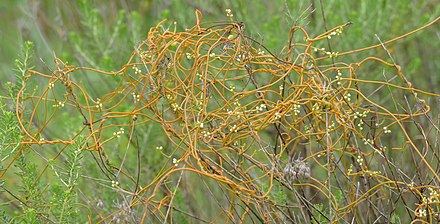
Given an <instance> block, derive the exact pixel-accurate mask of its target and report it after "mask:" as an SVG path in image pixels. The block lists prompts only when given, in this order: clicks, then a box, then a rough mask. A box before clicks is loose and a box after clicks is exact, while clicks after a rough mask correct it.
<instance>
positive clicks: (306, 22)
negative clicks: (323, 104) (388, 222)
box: [0, 0, 440, 92]
mask: <svg viewBox="0 0 440 224" xmlns="http://www.w3.org/2000/svg"><path fill="white" fill-rule="evenodd" d="M323 4H324V5H323V9H324V12H325V17H326V23H327V28H332V27H334V26H337V25H341V24H343V23H346V22H348V21H351V22H353V24H352V25H351V26H349V28H348V29H347V30H346V31H345V32H344V34H343V37H342V38H339V39H337V40H331V44H332V48H333V51H335V52H336V51H337V52H344V51H347V50H353V49H356V48H362V47H365V46H369V45H372V44H377V43H378V40H377V39H376V37H375V36H374V35H375V34H377V35H378V36H379V37H380V38H381V40H382V41H386V40H389V39H391V38H393V37H396V36H398V35H401V34H404V33H406V32H408V31H411V30H413V29H416V28H418V27H420V26H422V25H424V24H426V23H427V22H429V21H432V20H433V19H435V18H436V17H438V16H439V15H440V4H438V1H435V0H427V1H413V0H397V1H388V0H371V1H345V0H325V1H323ZM226 8H230V9H232V12H233V14H234V19H236V20H238V21H242V22H244V23H245V25H246V30H245V32H246V34H247V35H250V36H252V37H254V38H255V39H257V40H261V41H262V42H263V43H264V44H265V45H266V46H267V47H268V48H269V49H272V51H273V52H275V53H276V52H277V51H279V50H280V49H281V48H282V46H284V45H286V44H287V41H288V32H289V29H290V27H292V26H293V25H294V24H298V25H301V26H304V27H305V28H306V29H307V31H308V32H309V34H311V36H315V35H318V34H320V33H322V32H323V31H324V25H323V15H322V13H321V5H320V1H317V0H310V1H299V0H276V1H226V0H223V1H205V0H200V1H196V0H183V1H182V0H164V1H153V0H146V1H133V0H125V1H122V0H120V1H104V0H95V1H92V0H79V1H41V0H40V1H38V0H17V1H12V0H5V1H1V3H0V19H1V20H0V21H1V24H2V25H1V28H0V43H1V46H2V47H1V53H0V68H1V74H0V79H1V80H2V81H6V80H12V79H13V77H14V76H13V75H12V73H11V72H12V69H13V68H14V59H15V58H16V55H17V52H19V49H20V46H21V44H22V43H23V41H25V40H30V41H32V42H34V43H35V46H36V57H35V58H37V59H39V58H41V61H44V62H45V63H46V64H48V66H49V65H51V64H53V63H52V60H53V57H54V56H57V57H60V58H61V59H62V60H64V61H68V62H69V63H71V64H73V65H81V66H96V65H98V67H101V68H102V69H109V70H112V69H116V68H118V67H119V66H120V65H123V64H124V63H125V62H126V61H127V60H128V57H129V55H130V52H132V50H133V49H134V47H135V46H136V44H137V43H139V42H140V41H142V40H143V39H144V37H145V36H146V34H147V33H148V30H149V28H150V27H151V26H153V25H155V24H156V23H157V22H159V21H161V20H162V19H168V23H166V24H171V22H173V21H177V24H178V28H179V29H181V30H183V29H184V28H189V27H191V26H193V24H194V22H195V16H194V11H195V9H200V10H201V11H202V13H203V21H226V20H227V17H226V13H225V9H226ZM323 43H324V42H323ZM439 46H440V41H439V26H438V25H435V26H432V27H431V28H429V29H426V30H424V31H423V32H421V33H418V34H416V35H412V36H410V37H408V38H405V39H404V40H401V41H398V42H396V43H394V44H391V45H390V46H388V49H389V50H390V51H391V52H392V53H393V56H394V57H395V59H396V60H397V62H398V64H400V65H402V66H403V68H404V71H405V74H406V75H407V76H408V77H409V78H410V79H411V80H414V81H415V82H414V83H415V84H416V87H419V88H422V89H425V90H434V91H436V90H437V92H438V90H439V86H440V85H439V84H440V75H438V71H439V68H440V61H439V60H435V58H439V56H440V55H439V54H440V53H439V52H440V51H438V49H439ZM370 53H371V52H370ZM382 53H383V51H382ZM363 56H364V55H363V54H358V55H356V56H350V57H357V58H355V59H359V58H362V57H363ZM41 61H40V60H38V61H36V62H35V65H36V66H39V68H44V66H46V65H44V66H43V64H44V63H42V62H41ZM2 88H4V87H3V84H2Z"/></svg>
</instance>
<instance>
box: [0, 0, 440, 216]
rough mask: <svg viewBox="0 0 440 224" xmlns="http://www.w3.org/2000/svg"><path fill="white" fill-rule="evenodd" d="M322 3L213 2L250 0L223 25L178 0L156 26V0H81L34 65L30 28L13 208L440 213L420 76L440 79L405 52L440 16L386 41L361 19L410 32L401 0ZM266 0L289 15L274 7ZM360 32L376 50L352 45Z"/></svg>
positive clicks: (12, 164)
mask: <svg viewBox="0 0 440 224" xmlns="http://www.w3.org/2000/svg"><path fill="white" fill-rule="evenodd" d="M375 2H376V3H377V4H373V5H375V7H379V8H380V7H383V8H385V9H388V10H395V9H394V8H392V7H391V6H392V4H390V3H386V1H375ZM168 3H169V4H171V5H173V7H172V8H167V6H166V4H168ZM311 3H312V4H311V5H310V6H309V5H307V4H304V3H296V2H295V1H283V4H282V5H283V6H284V7H283V8H282V11H279V10H278V9H276V8H271V7H268V6H270V5H267V4H266V3H259V4H255V6H252V7H247V6H246V7H245V4H244V3H243V2H242V1H234V2H230V3H227V4H231V5H224V4H223V5H222V4H219V6H218V7H219V8H222V12H220V10H217V9H212V8H211V9H210V10H209V7H206V9H207V10H206V11H207V13H205V14H204V15H205V17H208V18H213V17H215V16H217V15H219V14H223V12H224V8H227V7H230V8H233V9H237V10H227V11H226V14H227V16H226V20H225V19H224V18H225V17H224V16H223V17H218V18H222V19H219V21H220V22H218V23H216V22H205V21H207V19H206V18H205V19H203V20H202V14H201V13H200V11H197V12H196V20H195V22H194V19H192V20H189V19H186V18H187V15H188V14H192V12H188V11H184V10H181V9H183V8H185V3H183V2H182V1H165V3H164V5H161V4H157V5H156V7H157V8H158V9H159V10H156V11H157V12H156V13H157V14H158V15H160V16H161V17H175V18H174V19H175V20H176V21H177V22H173V19H171V20H168V21H161V20H159V19H158V20H156V22H157V23H158V24H154V26H153V27H152V28H151V29H150V31H149V32H148V35H146V36H144V35H143V33H144V32H145V30H144V27H145V26H144V25H145V24H149V23H151V24H153V22H152V21H148V22H145V21H143V19H144V18H143V17H142V16H141V14H142V10H145V8H147V11H148V9H150V8H151V7H152V6H151V5H150V4H153V3H151V1H146V2H145V3H143V4H145V5H140V7H139V8H138V10H139V12H138V11H136V10H133V11H131V12H130V11H127V10H122V9H121V8H122V7H114V5H111V4H110V5H109V6H108V7H109V8H110V9H111V10H110V11H112V12H114V14H113V15H112V16H108V14H106V13H105V12H108V11H107V10H108V9H109V8H107V9H105V10H102V9H101V8H98V7H94V6H93V5H92V4H91V2H89V1H86V0H82V1H79V2H78V3H77V4H72V5H71V7H72V8H73V9H75V10H76V11H75V10H72V11H74V12H77V14H73V15H72V16H73V17H75V18H78V20H77V21H80V22H79V23H78V24H77V27H76V28H69V29H68V32H66V35H65V43H66V44H65V46H63V47H62V48H61V49H59V51H56V52H62V53H61V58H56V59H55V61H54V63H48V64H45V68H43V69H41V68H39V67H37V68H36V69H35V68H33V67H32V66H31V65H32V63H34V61H33V60H32V55H33V54H32V52H33V50H32V49H33V45H34V44H33V43H32V42H25V43H24V45H23V51H22V53H21V54H20V55H19V59H18V60H17V61H16V65H17V68H18V70H17V71H18V73H17V75H16V76H15V77H16V78H15V80H11V82H9V83H7V84H5V85H4V89H5V90H6V92H5V94H4V97H3V103H2V104H1V107H0V109H1V115H2V116H1V118H0V124H1V130H2V131H1V135H0V140H1V141H2V148H1V150H0V156H1V163H0V165H1V167H0V168H1V170H0V171H1V174H0V177H1V179H0V181H1V182H0V186H1V188H0V190H1V192H0V195H2V198H5V199H7V200H8V201H9V202H10V203H6V202H5V203H4V204H3V205H2V206H3V207H4V208H5V212H4V213H2V214H1V215H0V217H1V218H2V219H3V222H5V223H11V222H29V223H42V222H44V223H46V222H60V223H77V222H87V221H89V220H91V221H92V222H98V221H104V222H124V223H142V222H145V223H156V222H157V223H159V222H160V223H164V222H179V223H194V222H219V223H223V222H231V223H235V222H240V221H241V222H245V223H248V222H254V223H255V222H256V223H258V222H262V223H263V222H265V223H266V222H269V223H271V222H273V223H275V222H286V223H288V222H312V223H330V222H351V221H352V220H357V221H358V222H362V223H369V222H377V221H379V222H392V223H400V222H402V223H404V222H409V220H418V221H420V222H434V221H435V220H438V218H439V215H438V213H439V206H440V202H439V194H440V189H439V181H440V179H439V176H438V173H439V170H438V169H439V168H438V165H439V160H438V156H439V152H438V147H437V145H438V144H437V142H436V141H437V140H436V136H437V135H438V121H437V120H435V119H436V117H435V114H436V113H437V108H436V107H435V105H436V104H435V103H432V102H433V100H434V99H436V97H438V96H439V95H438V93H435V92H436V91H435V89H434V91H433V92H428V91H423V90H421V89H418V88H414V87H415V86H417V87H420V86H423V87H426V86H430V85H433V82H434V83H435V82H436V80H435V77H432V78H430V79H431V82H427V83H423V82H422V81H420V80H417V79H414V77H415V76H414V75H413V74H414V73H417V71H419V70H420V69H422V67H424V66H420V64H421V63H422V62H426V63H428V62H430V61H429V60H427V59H426V57H428V58H429V55H430V52H427V53H426V54H421V53H420V52H411V54H413V57H408V56H405V57H404V58H403V61H404V62H405V61H408V60H412V61H408V64H409V66H408V67H403V68H405V69H403V68H402V67H400V66H399V65H398V63H397V62H396V61H399V60H398V57H399V55H400V54H398V53H395V52H398V51H399V49H400V48H399V47H400V45H402V44H401V43H402V42H403V41H406V40H411V38H413V39H414V38H418V37H419V36H420V35H421V34H424V33H426V32H430V30H432V29H433V25H434V24H436V23H437V21H438V18H434V17H432V16H431V15H425V16H423V18H422V19H421V20H423V21H422V23H423V26H422V25H421V24H422V23H419V21H418V20H417V21H414V23H415V24H418V26H419V27H421V28H420V29H418V30H415V31H411V30H405V32H407V33H406V34H405V32H403V33H400V34H402V35H401V36H398V37H397V38H395V39H392V40H391V41H387V40H389V39H391V38H394V37H395V36H386V35H387V34H385V33H379V35H377V36H376V37H375V38H374V39H366V38H365V35H364V33H365V32H366V29H367V28H369V27H371V24H372V23H362V22H363V21H366V20H367V19H368V21H370V20H371V21H373V22H375V23H374V24H376V25H377V27H382V29H398V28H396V27H399V23H400V22H402V21H404V19H403V18H405V15H398V13H394V14H392V15H393V16H394V17H395V19H394V20H393V22H389V23H387V22H384V21H381V20H380V19H377V20H376V18H377V17H379V15H377V16H375V17H374V16H372V15H370V17H368V16H369V14H368V13H366V10H367V9H368V7H369V6H368V5H366V4H364V3H347V4H341V1H339V0H333V1H328V3H326V5H324V7H323V9H322V10H321V9H320V5H319V4H317V2H316V1H311ZM195 4H198V5H200V6H203V5H204V4H207V3H205V2H204V1H201V2H197V3H195ZM265 4H266V5H265ZM295 4H297V5H296V6H297V8H298V9H295V10H298V12H304V13H303V14H302V15H300V16H295V17H294V16H293V15H299V14H300V13H298V12H295V11H291V10H292V7H290V6H292V5H295ZM429 4H430V3H429V2H428V3H424V4H423V5H421V6H420V7H422V8H429ZM348 5H351V6H353V7H359V9H360V10H356V11H353V12H352V13H353V15H352V16H353V17H354V18H355V19H354V20H353V22H354V24H352V23H350V22H347V21H349V20H348V19H347V18H345V17H346V16H347V13H343V12H339V11H335V10H329V8H332V7H341V8H344V7H348ZM395 6H396V7H397V8H399V9H400V8H401V12H402V13H403V14H405V13H409V12H410V9H411V8H408V7H407V8H405V7H406V4H403V3H401V2H397V3H395ZM112 7H113V8H112ZM176 9H180V11H179V10H177V11H176ZM261 10H268V11H271V12H272V13H274V14H276V15H275V16H274V17H273V18H271V19H267V20H264V19H263V18H261V13H258V12H259V11H261ZM345 10H346V11H350V10H347V9H345ZM433 10H436V11H438V8H433ZM312 12H313V13H312ZM374 12H375V13H376V12H377V13H379V14H380V13H384V12H380V10H378V11H377V10H376V11H374ZM319 13H320V14H321V15H320V14H319ZM206 15H208V16H206ZM318 16H323V17H326V18H327V19H322V18H321V17H318ZM358 16H360V17H359V18H360V19H359V20H358V19H357V18H358ZM296 17H297V18H296ZM367 17H368V18H367ZM237 18H239V19H243V20H244V22H241V21H237ZM399 18H400V19H399ZM208 20H210V19H208ZM411 20H416V19H415V18H411ZM248 21H252V22H249V23H248ZM307 21H309V22H310V21H312V22H314V23H313V24H314V25H315V26H313V27H311V26H308V25H307ZM359 23H361V24H362V25H361V26H358V25H356V24H359ZM57 24H58V25H57ZM57 24H55V25H53V24H52V25H50V26H53V27H55V28H56V27H61V26H60V25H59V23H57ZM278 24H283V25H282V26H279V27H278V30H277V28H274V27H276V26H277V25H278ZM300 25H301V26H300ZM385 27H387V28H385ZM260 32H262V33H260ZM353 35H354V36H353ZM142 39H144V40H142ZM359 40H360V41H361V42H362V43H363V45H362V46H361V47H365V46H370V47H366V48H359V49H358V48H356V47H353V46H354V44H355V43H356V41H359ZM401 40H403V41H401ZM49 43H51V42H49ZM120 43H123V44H120ZM37 46H38V45H37ZM357 46H359V45H357ZM405 52H406V50H405ZM395 55H397V56H395ZM427 55H428V56H427ZM406 57H408V58H406ZM46 58H47V57H46ZM127 59H128V60H127ZM67 61H68V62H67ZM435 63H436V62H433V63H432V64H434V67H435ZM71 64H78V65H71ZM51 66H53V67H51ZM426 67H427V66H426ZM408 71H411V72H408ZM434 86H435V84H434ZM15 186H18V187H15ZM16 208H19V209H21V210H20V211H16V212H15V213H14V212H13V210H14V209H16ZM200 208H203V209H200Z"/></svg>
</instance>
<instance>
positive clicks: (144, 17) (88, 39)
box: [0, 0, 440, 221]
mask: <svg viewBox="0 0 440 224" xmlns="http://www.w3.org/2000/svg"><path fill="white" fill-rule="evenodd" d="M322 2H323V5H322V6H321V4H320V1H317V0H275V1H263V0H260V1H250V0H249V1H232V0H230V1H227V0H218V1H207V0H199V1H196V0H194V1H191V0H161V1H154V0H144V1H135V0H125V1H124V0H119V1H116V0H115V1H106V0H95V1H93V0H79V1H48V0H40V1H38V0H17V1H13V0H3V1H1V2H0V21H1V28H0V44H1V48H0V51H1V52H0V95H2V96H5V95H8V93H7V85H6V83H7V82H8V81H11V82H14V81H15V79H16V75H17V72H16V71H15V70H14V69H15V68H16V65H15V59H16V58H17V57H18V55H19V53H20V51H21V48H22V46H23V42H24V41H27V40H29V41H32V42H33V43H34V46H35V51H34V57H33V61H32V63H31V64H32V65H34V66H35V70H37V71H41V72H43V73H46V74H47V73H50V72H51V70H52V69H53V68H54V67H55V64H54V62H53V59H54V57H59V58H61V59H62V60H63V61H64V62H68V63H69V64H70V65H75V66H86V67H94V68H98V69H101V70H107V71H115V70H119V68H120V67H121V66H122V65H124V64H126V62H127V61H128V59H129V57H130V55H131V53H132V52H133V50H134V49H135V47H136V46H137V45H138V44H139V43H140V42H142V41H143V40H144V39H145V37H146V36H147V33H148V30H149V29H150V27H151V26H154V25H155V24H157V23H158V22H159V21H161V20H163V19H167V21H166V22H165V23H164V27H167V26H172V24H173V22H174V21H176V22H177V28H178V30H184V29H185V28H190V27H192V26H193V25H194V24H195V14H194V11H195V10H196V9H199V10H200V11H201V12H202V13H203V21H204V22H209V21H225V22H226V21H228V18H227V17H226V12H225V9H227V8H230V9H231V10H232V13H233V14H234V17H233V18H234V19H235V20H237V21H242V22H244V24H245V26H246V28H245V34H246V35H248V36H251V37H253V38H254V39H256V40H258V41H260V42H262V43H263V44H264V45H265V46H266V47H267V48H268V49H270V50H271V51H272V52H273V53H274V54H275V55H279V52H280V51H281V49H282V48H283V46H285V45H287V44H288V38H289V31H290V28H291V27H292V26H294V25H295V24H296V25H300V26H303V27H304V28H305V29H306V30H307V31H308V33H309V35H310V36H311V37H314V36H317V35H319V34H321V33H323V32H325V29H326V28H327V29H330V28H333V27H335V26H338V25H342V24H344V23H347V22H349V21H350V22H352V23H353V24H352V25H350V26H349V27H348V28H346V29H345V30H344V33H343V34H342V35H341V36H338V37H336V38H332V39H331V40H329V41H330V44H331V47H332V51H334V52H345V51H350V50H354V49H358V48H363V47H367V46H370V45H375V44H378V43H379V41H378V40H377V38H376V37H375V34H377V35H378V36H379V37H380V39H381V40H382V41H383V42H384V41H387V40H390V39H392V38H394V37H396V36H399V35H402V34H405V33H407V32H409V31H412V30H414V29H416V28H419V27H421V26H423V25H425V24H426V23H428V22H430V21H432V20H434V19H436V18H437V17H438V16H440V4H438V1H436V0H426V1H414V0H395V1H387V0H369V1H366V0H363V1H354V0H353V1H347V0H323V1H322ZM321 7H322V8H323V11H324V15H323V13H322V10H321ZM323 17H325V21H326V22H325V23H324V19H323ZM439 27H440V26H439V25H438V24H435V25H434V26H431V27H429V28H427V29H425V30H423V31H422V32H419V33H416V34H414V35H411V36H409V37H407V38H404V39H402V40H399V41H396V42H394V43H392V44H390V45H387V49H388V50H389V51H390V52H391V54H392V56H393V58H394V59H395V60H396V62H397V64H399V65H401V66H402V68H403V72H404V74H405V75H406V77H407V78H408V79H409V81H411V82H412V83H413V85H414V87H416V88H419V89H422V90H427V91H430V92H435V93H440V74H439V69H440V60H438V58H440V51H439V49H440V48H439V47H440V41H439V39H440V30H439ZM296 38H298V39H297V41H302V40H301V39H299V38H302V36H300V35H298V36H297V37H296ZM321 44H323V45H322V47H325V48H327V43H326V41H322V42H321ZM371 55H374V56H377V57H380V58H384V59H386V60H388V61H389V57H388V55H387V54H386V52H385V51H384V50H383V49H381V48H378V49H373V50H370V51H367V52H362V53H359V54H353V55H349V56H346V58H345V60H344V62H346V63H350V62H358V61H360V60H361V59H363V58H365V57H367V56H371ZM362 71H363V72H362V73H361V74H360V75H361V76H364V77H359V78H361V79H368V80H382V81H383V79H384V77H383V68H376V67H374V66H370V67H367V66H366V68H363V70H362ZM93 91H96V92H99V91H103V90H101V89H96V90H93ZM97 95H99V94H97ZM424 99H425V100H427V102H428V103H429V104H430V105H431V106H432V107H433V109H434V111H438V109H439V103H438V98H437V99H436V98H434V97H426V96H424ZM9 106H10V108H13V105H12V104H9ZM11 117H13V116H11ZM433 117H436V115H435V114H434V115H433ZM11 119H12V118H11ZM78 119H79V118H75V117H72V116H71V115H69V114H68V113H65V117H64V118H63V122H65V124H66V126H64V127H63V128H64V129H63V130H56V129H53V130H52V131H53V133H57V132H59V131H65V132H68V131H71V130H75V128H81V127H82V126H83V125H82V123H80V122H78ZM65 127H68V128H67V129H68V130H66V128H65ZM142 131H143V133H145V135H144V136H146V137H145V138H144V139H140V143H141V144H140V145H148V147H150V148H152V149H153V148H155V147H156V146H159V145H164V148H167V144H169V143H167V140H166V136H165V135H164V134H163V132H162V130H161V128H160V127H158V126H157V125H155V124H149V125H148V126H146V127H144V129H143V130H142ZM121 145H127V143H126V142H125V144H124V142H122V143H121ZM45 147H46V148H45V149H51V150H46V151H45V152H44V153H47V155H50V154H51V155H50V156H48V158H53V157H54V156H53V155H55V154H56V153H57V152H58V150H59V149H58V148H56V147H55V146H54V147H51V146H45ZM35 151H38V150H35ZM151 151H153V150H151ZM31 153H33V156H34V157H35V158H40V157H41V155H36V154H35V152H31ZM114 153H115V154H117V146H116V145H115V151H114ZM112 156H114V155H110V157H112ZM129 157H132V158H130V159H129V160H131V159H134V157H135V155H129ZM141 157H142V158H144V159H145V161H146V162H145V163H144V164H145V170H146V171H145V173H147V174H145V176H143V178H144V179H145V180H149V178H152V177H154V175H153V174H150V173H154V172H150V171H152V170H153V171H154V170H157V169H160V167H161V166H162V164H163V163H165V162H164V161H163V157H162V155H161V153H160V152H157V151H153V152H148V153H147V152H143V155H141ZM29 158H32V156H31V157H29ZM70 159H71V158H67V159H66V160H70ZM85 159H88V160H89V162H90V163H84V165H83V168H82V169H84V170H85V172H87V175H89V176H91V177H94V176H95V174H96V176H99V175H100V174H99V169H98V168H97V167H96V164H94V161H93V159H91V158H90V157H89V158H85ZM35 163H41V164H43V165H45V163H46V162H45V161H43V162H41V161H40V162H35ZM41 164H37V166H38V165H41ZM86 164H87V165H86ZM1 165H3V166H4V164H1ZM58 165H59V167H62V164H58ZM127 166H134V165H133V164H128V165H127ZM20 169H22V170H23V169H31V168H29V167H28V168H20ZM62 169H65V168H62ZM62 169H61V168H60V170H62ZM127 169H128V170H130V169H133V170H134V169H135V167H128V168H127ZM55 170H56V169H55ZM34 171H35V169H34ZM38 172H39V171H38ZM43 172H44V171H42V172H41V173H43ZM10 173H12V172H10ZM47 173H49V172H46V173H44V175H48V176H50V175H52V176H51V177H48V178H47V179H44V178H42V182H44V183H42V184H41V185H42V186H43V185H44V184H47V182H49V183H50V181H51V180H52V179H55V180H56V178H54V177H53V174H51V173H50V174H47ZM30 175H35V176H37V175H40V173H35V174H30ZM149 175H151V176H149ZM45 177H46V176H45ZM60 179H61V178H60ZM89 182H93V181H88V180H81V182H80V183H81V184H83V185H82V186H81V187H79V188H80V189H81V190H82V191H81V192H80V195H81V196H82V195H87V196H89V195H90V193H92V196H91V197H84V198H87V200H89V199H90V201H91V204H88V205H87V207H93V206H95V205H96V206H95V207H100V205H99V204H100V203H103V204H105V205H106V206H109V205H113V204H112V203H113V202H114V199H113V198H112V196H113V192H112V190H111V189H105V188H103V190H102V192H101V193H102V195H98V197H96V195H93V193H95V194H96V192H94V189H88V187H84V186H89V185H88V184H90V183H89ZM195 182H196V181H195ZM96 183H98V184H100V182H98V181H96ZM196 183H197V182H196ZM81 184H80V185H81ZM5 186H7V187H8V188H10V189H13V187H14V183H12V182H11V181H10V182H9V183H8V182H6V184H5ZM47 186H49V184H48V185H47ZM90 186H96V185H93V184H90ZM51 187H52V188H51V191H52V192H55V193H53V194H54V195H56V193H57V186H51ZM43 189H46V188H43V187H41V189H40V190H42V191H43ZM219 194H221V192H220V193H219ZM99 196H101V198H100V197H99ZM179 197H181V198H179ZM183 197H184V196H182V195H177V196H176V204H178V203H181V204H182V205H181V208H184V210H187V209H186V207H185V206H189V207H191V205H190V204H188V203H185V201H184V199H182V198H183ZM185 197H187V196H185ZM188 197H189V198H194V199H197V203H198V204H197V205H198V206H199V207H206V206H209V202H206V201H204V200H200V198H202V197H203V195H190V196H188ZM54 198H55V197H54ZM7 199H9V200H11V196H10V195H8V194H3V196H2V200H3V201H4V202H6V201H7ZM37 199H38V198H37ZM179 200H180V202H179ZM83 201H86V200H85V199H83ZM81 202H82V201H81ZM15 205H16V204H15ZM8 206H9V205H8ZM8 206H5V207H7V209H8V212H11V211H14V209H15V210H17V207H14V206H9V207H8ZM0 210H1V209H0ZM207 213H209V211H208V212H207ZM82 221H84V220H82Z"/></svg>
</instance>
